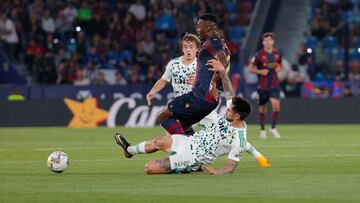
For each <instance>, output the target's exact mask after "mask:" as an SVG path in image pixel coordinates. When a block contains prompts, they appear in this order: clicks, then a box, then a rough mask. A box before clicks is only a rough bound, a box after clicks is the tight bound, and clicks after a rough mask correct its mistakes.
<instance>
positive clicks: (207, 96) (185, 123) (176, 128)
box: [158, 14, 232, 134]
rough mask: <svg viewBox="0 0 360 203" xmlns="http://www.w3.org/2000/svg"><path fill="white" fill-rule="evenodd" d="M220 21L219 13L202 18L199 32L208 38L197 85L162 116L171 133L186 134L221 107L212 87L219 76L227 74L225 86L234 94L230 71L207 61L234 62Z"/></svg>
mask: <svg viewBox="0 0 360 203" xmlns="http://www.w3.org/2000/svg"><path fill="white" fill-rule="evenodd" d="M217 22H218V19H217V17H216V16H214V15H212V14H204V15H202V16H200V18H199V21H198V24H197V32H198V34H199V37H200V39H201V40H203V41H205V42H204V43H203V45H202V46H201V47H200V49H199V52H198V58H197V60H198V61H197V68H196V79H195V84H194V87H193V89H192V90H191V91H190V92H188V93H186V94H183V95H181V96H179V97H176V98H175V99H173V100H172V101H170V102H169V103H168V105H167V106H166V107H165V108H164V110H163V111H162V112H161V113H160V114H159V116H158V119H159V122H160V124H161V126H162V127H163V128H165V130H166V131H167V132H169V133H170V134H183V133H184V131H186V130H187V129H188V128H190V127H191V126H192V125H193V124H195V123H198V122H199V121H200V120H201V119H203V118H204V117H205V116H207V115H208V114H210V113H211V112H212V111H213V110H214V109H215V108H216V107H217V105H218V103H219V101H218V99H217V97H216V96H215V95H213V94H212V92H213V91H212V90H213V89H217V87H216V83H214V82H213V83H212V81H214V80H216V76H218V75H220V77H221V79H223V78H226V80H227V81H226V82H227V83H225V84H224V82H223V81H222V86H223V87H224V90H225V91H226V93H227V95H229V94H231V93H230V92H231V91H232V87H231V82H230V80H229V78H228V76H227V73H226V71H225V70H224V71H221V72H215V71H213V70H210V69H209V68H208V66H207V65H206V63H207V61H208V60H210V59H217V60H219V61H220V62H221V63H222V65H223V66H224V67H227V66H228V65H229V63H230V61H229V58H230V52H229V49H228V48H227V46H226V44H225V41H224V39H222V38H221V37H220V35H219V34H218V33H217ZM211 84H212V85H211Z"/></svg>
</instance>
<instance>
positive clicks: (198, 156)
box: [190, 113, 247, 164]
mask: <svg viewBox="0 0 360 203" xmlns="http://www.w3.org/2000/svg"><path fill="white" fill-rule="evenodd" d="M215 114H216V115H215V116H213V117H211V121H210V122H211V124H210V123H209V125H206V127H205V128H204V129H202V130H201V131H199V132H196V133H195V134H194V136H193V137H191V139H192V140H191V145H190V148H191V154H192V156H193V158H194V159H195V162H197V163H203V164H209V163H213V162H214V161H215V160H216V159H218V158H219V157H221V156H223V155H225V154H229V155H228V158H229V159H231V160H234V161H237V162H239V161H240V155H241V153H242V152H243V151H244V150H245V145H246V143H247V132H246V129H247V125H246V123H245V122H244V124H245V126H244V127H243V128H234V127H232V126H231V123H230V122H229V121H227V120H226V118H224V117H220V116H219V115H218V114H217V113H215Z"/></svg>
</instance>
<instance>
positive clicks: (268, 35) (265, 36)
mask: <svg viewBox="0 0 360 203" xmlns="http://www.w3.org/2000/svg"><path fill="white" fill-rule="evenodd" d="M267 37H271V38H272V39H275V33H273V32H265V33H264V34H263V35H262V39H264V38H267Z"/></svg>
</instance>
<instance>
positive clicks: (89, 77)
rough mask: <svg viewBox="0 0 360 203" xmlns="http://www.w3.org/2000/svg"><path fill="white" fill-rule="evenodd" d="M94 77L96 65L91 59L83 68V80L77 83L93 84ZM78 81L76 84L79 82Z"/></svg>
mask: <svg viewBox="0 0 360 203" xmlns="http://www.w3.org/2000/svg"><path fill="white" fill-rule="evenodd" d="M95 79H96V67H95V63H94V62H93V61H89V62H87V64H86V66H85V68H84V70H83V80H82V81H81V82H79V83H81V84H82V85H89V84H93V83H94V81H95ZM79 83H78V84H79Z"/></svg>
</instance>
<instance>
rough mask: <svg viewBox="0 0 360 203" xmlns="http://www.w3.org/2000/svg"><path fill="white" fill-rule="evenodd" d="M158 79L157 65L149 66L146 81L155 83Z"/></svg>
mask: <svg viewBox="0 0 360 203" xmlns="http://www.w3.org/2000/svg"><path fill="white" fill-rule="evenodd" d="M157 80H158V78H157V75H156V66H154V65H152V66H150V67H149V71H148V72H147V75H146V80H145V83H148V84H155V82H156V81H157Z"/></svg>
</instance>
